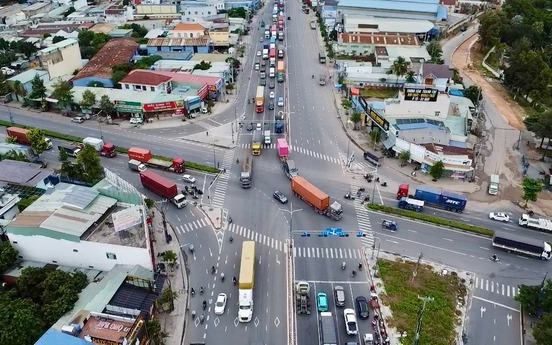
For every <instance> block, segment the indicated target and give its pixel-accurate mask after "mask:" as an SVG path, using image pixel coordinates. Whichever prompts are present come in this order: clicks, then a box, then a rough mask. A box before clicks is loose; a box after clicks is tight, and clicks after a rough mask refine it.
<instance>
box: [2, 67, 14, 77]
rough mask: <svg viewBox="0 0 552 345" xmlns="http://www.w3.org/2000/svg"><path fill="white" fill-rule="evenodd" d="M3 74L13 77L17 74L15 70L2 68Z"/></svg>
mask: <svg viewBox="0 0 552 345" xmlns="http://www.w3.org/2000/svg"><path fill="white" fill-rule="evenodd" d="M2 73H4V74H5V75H7V76H10V75H13V74H14V73H15V70H13V69H11V68H9V67H2Z"/></svg>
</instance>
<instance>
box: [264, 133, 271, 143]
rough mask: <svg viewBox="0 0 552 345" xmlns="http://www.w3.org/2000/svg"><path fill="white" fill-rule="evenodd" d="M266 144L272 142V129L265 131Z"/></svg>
mask: <svg viewBox="0 0 552 345" xmlns="http://www.w3.org/2000/svg"><path fill="white" fill-rule="evenodd" d="M264 144H265V145H270V144H272V137H271V136H270V131H264Z"/></svg>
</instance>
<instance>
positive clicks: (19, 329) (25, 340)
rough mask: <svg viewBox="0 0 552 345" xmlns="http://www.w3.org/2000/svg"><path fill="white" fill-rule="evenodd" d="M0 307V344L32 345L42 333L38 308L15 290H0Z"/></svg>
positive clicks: (41, 322)
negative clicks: (0, 310) (0, 309)
mask: <svg viewBox="0 0 552 345" xmlns="http://www.w3.org/2000/svg"><path fill="white" fill-rule="evenodd" d="M0 305H1V306H2V312H0V344H3V345H18V344H33V343H34V342H35V341H36V340H38V339H39V338H40V336H41V335H42V333H44V328H45V326H46V325H45V323H44V321H42V320H41V315H40V309H39V306H38V305H36V304H35V303H33V302H32V301H31V300H29V299H22V298H19V296H18V295H17V291H16V290H9V291H8V290H0Z"/></svg>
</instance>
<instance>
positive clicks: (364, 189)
mask: <svg viewBox="0 0 552 345" xmlns="http://www.w3.org/2000/svg"><path fill="white" fill-rule="evenodd" d="M358 191H359V192H366V188H364V187H360V188H359V189H358Z"/></svg>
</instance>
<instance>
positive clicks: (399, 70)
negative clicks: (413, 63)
mask: <svg viewBox="0 0 552 345" xmlns="http://www.w3.org/2000/svg"><path fill="white" fill-rule="evenodd" d="M409 64H410V63H409V62H408V61H406V60H405V59H404V58H403V57H402V56H399V57H398V58H397V60H395V61H393V65H392V66H391V70H390V71H389V74H394V75H396V76H397V81H396V83H398V82H399V77H402V76H404V75H405V74H406V73H407V72H408V65H409Z"/></svg>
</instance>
